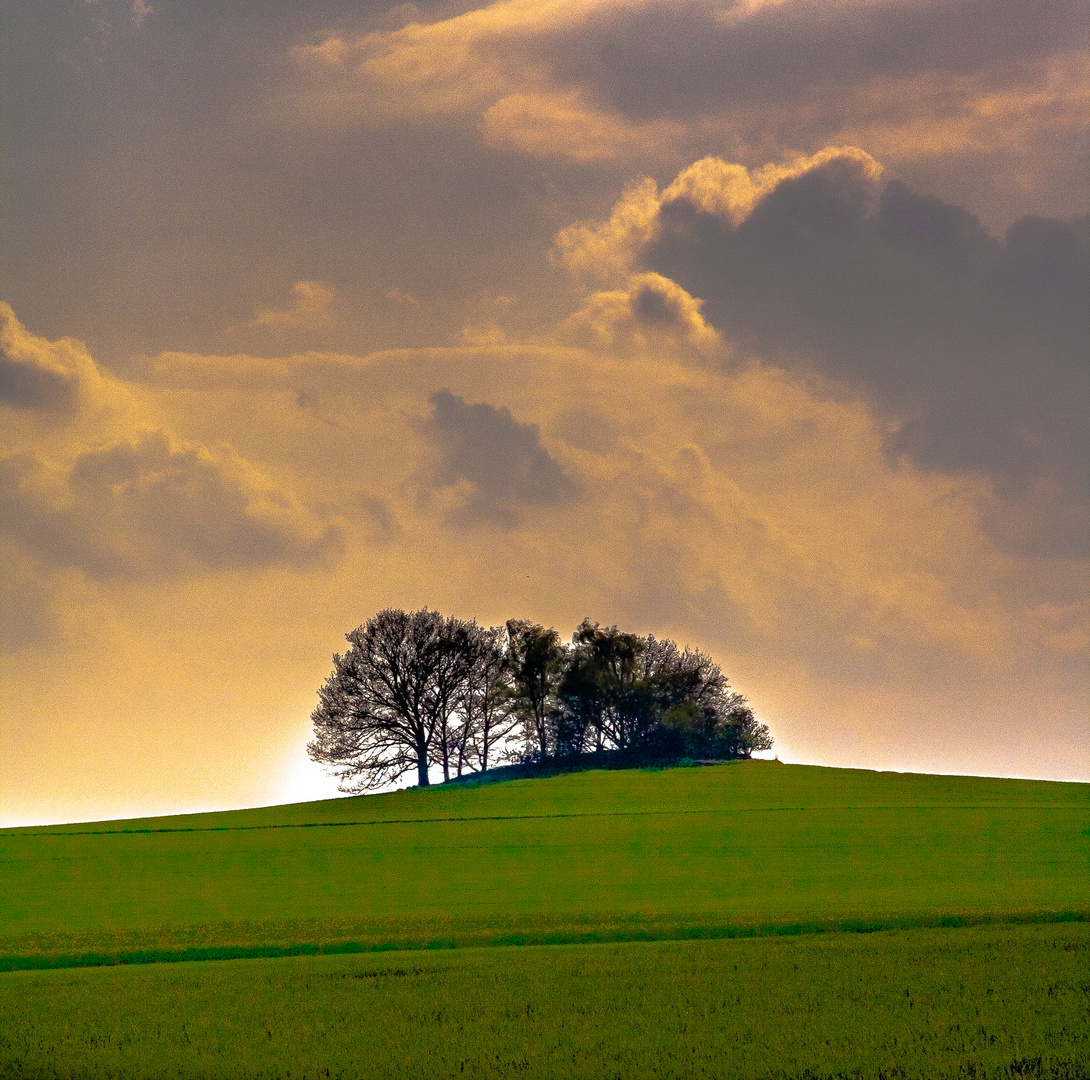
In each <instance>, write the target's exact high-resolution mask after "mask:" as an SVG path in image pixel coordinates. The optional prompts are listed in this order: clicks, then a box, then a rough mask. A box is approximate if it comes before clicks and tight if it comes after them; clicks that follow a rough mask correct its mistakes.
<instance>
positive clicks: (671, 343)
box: [560, 273, 723, 357]
mask: <svg viewBox="0 0 1090 1080" xmlns="http://www.w3.org/2000/svg"><path fill="white" fill-rule="evenodd" d="M701 307H703V301H701V300H696V299H694V298H693V297H692V296H690V295H689V294H688V293H687V292H686V291H685V290H684V289H682V288H681V287H680V286H679V285H677V284H676V283H675V282H673V281H671V280H670V279H669V278H665V277H663V276H662V275H661V274H654V273H650V274H633V275H631V276H630V277H629V278H628V280H627V281H626V282H625V285H624V287H623V288H620V289H611V290H606V291H602V292H596V293H592V294H591V295H590V296H588V297H587V298H586V299H585V300H584V301H583V304H582V306H581V307H580V308H579V310H578V311H576V312H575V313H574V314H573V315H571V316H570V317H569V318H568V319H567V320H566V322H565V323H564V325H563V326H562V327H561V329H560V335H561V337H565V336H571V337H574V338H575V340H577V341H579V340H583V341H586V342H589V343H590V344H592V345H593V346H596V347H598V348H615V347H621V348H628V349H637V350H643V351H646V350H655V349H662V350H666V351H668V352H669V353H671V354H673V355H675V356H676V355H678V354H679V353H682V352H684V351H685V348H686V346H690V347H691V348H692V349H693V350H694V351H695V352H696V353H697V355H699V356H705V357H708V356H716V355H721V354H722V353H723V342H722V339H721V338H720V336H719V334H718V332H717V331H716V330H714V329H713V328H712V327H710V326H709V325H708V324H707V323H706V322H705V321H704V316H703V315H702V314H701V311H700V309H701Z"/></svg>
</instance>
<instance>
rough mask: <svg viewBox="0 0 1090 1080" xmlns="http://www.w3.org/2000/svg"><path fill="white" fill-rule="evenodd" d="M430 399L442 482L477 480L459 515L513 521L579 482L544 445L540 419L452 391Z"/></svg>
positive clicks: (429, 424)
mask: <svg viewBox="0 0 1090 1080" xmlns="http://www.w3.org/2000/svg"><path fill="white" fill-rule="evenodd" d="M428 400H429V401H430V403H431V406H432V415H431V417H430V418H429V419H428V420H427V421H426V422H425V425H424V431H425V433H426V434H427V436H428V437H429V438H430V440H431V441H432V443H433V444H434V445H435V446H436V448H437V449H438V450H439V452H440V455H441V466H440V470H439V473H438V475H437V477H436V481H437V484H438V485H439V486H444V487H445V486H448V485H451V484H455V483H458V482H459V481H461V480H468V481H469V482H470V483H471V484H472V485H473V491H472V494H471V495H470V497H469V500H468V502H467V503H466V505H465V507H464V508H463V509H461V510H459V511H457V513H456V515H455V516H456V517H459V518H461V519H462V520H463V521H464V522H466V523H477V522H493V523H499V524H505V525H513V524H514V523H515V522H516V521H517V517H518V511H519V510H520V509H522V508H524V507H528V506H549V505H552V504H555V503H558V502H560V501H562V500H564V499H566V498H568V497H570V496H571V495H573V494H574V493H575V490H576V488H575V484H574V483H573V482H572V480H571V479H570V478H569V477H568V476H567V475H566V474H565V473H564V471H563V469H561V467H560V466H559V465H558V464H557V462H556V461H554V460H553V458H552V457H551V456H550V455H549V451H548V450H546V449H545V447H544V446H543V445H542V443H541V432H540V430H539V429H538V427H537V425H536V424H520V423H519V422H518V421H517V420H516V419H515V418H514V417H513V416H512V415H511V413H510V412H509V411H508V410H507V409H497V408H496V407H495V406H493V405H489V404H488V403H487V402H483V401H481V402H473V403H470V402H467V401H465V400H464V399H463V398H460V397H458V395H457V394H452V393H451V392H450V391H449V390H438V391H436V392H435V393H434V394H432V395H431V397H430V398H429V399H428Z"/></svg>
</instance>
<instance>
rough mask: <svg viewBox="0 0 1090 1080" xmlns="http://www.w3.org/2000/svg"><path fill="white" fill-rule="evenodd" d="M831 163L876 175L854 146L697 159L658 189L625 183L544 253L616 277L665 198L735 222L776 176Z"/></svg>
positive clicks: (587, 272) (654, 227)
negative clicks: (776, 157)
mask: <svg viewBox="0 0 1090 1080" xmlns="http://www.w3.org/2000/svg"><path fill="white" fill-rule="evenodd" d="M832 162H838V163H840V164H841V165H842V167H845V168H848V169H850V170H851V171H852V172H853V173H854V174H856V175H857V176H858V177H859V179H860V180H861V181H862V182H864V183H866V184H869V185H872V186H876V185H877V183H878V181H879V180H880V178H881V176H882V166H881V165H880V164H879V163H878V162H877V161H875V159H874V158H872V157H871V156H870V154H868V153H867V152H866V151H865V150H860V149H859V148H858V147H856V146H827V147H825V148H823V149H822V150H820V151H818V153H816V154H811V155H809V156H801V155H800V156H796V157H795V158H794V159H792V160H791V161H789V162H787V163H785V164H773V163H769V164H767V165H763V166H761V167H760V168H757V169H752V170H751V169H747V168H745V166H743V165H739V164H736V163H733V162H728V161H724V160H723V159H722V158H717V157H706V158H701V160H700V161H697V162H694V163H693V164H692V165H689V166H688V167H687V168H685V169H683V170H682V171H681V172H680V173H678V175H677V176H676V177H675V178H674V180H673V181H672V182H671V183H670V184H669V185H667V187H666V188H665V189H664V190H663V191H662V192H661V194H660V193H659V190H658V186H657V185H656V184H655V182H654V180H651V179H649V178H648V179H645V180H642V181H640V182H638V183H635V184H631V185H629V187H627V188H626V189H625V191H624V193H623V194H622V196H621V198H620V199H619V200H618V201H617V202H616V203H615V204H614V206H613V209H612V211H611V212H610V216H609V220H608V221H579V222H576V223H575V224H574V225H569V226H567V227H566V228H564V229H562V230H561V231H560V232H559V233H557V235H556V238H555V240H554V243H553V249H552V252H551V253H550V257H551V258H552V260H553V262H555V263H557V264H559V265H561V266H564V267H566V268H567V269H568V270H570V271H572V272H573V273H574V274H576V275H579V276H592V277H598V278H604V279H606V280H616V279H617V278H618V277H622V276H627V275H629V274H631V273H632V271H633V270H634V269H635V268H636V267H637V266H638V265H639V261H640V256H641V253H642V252H643V250H644V249H645V248H647V247H648V246H649V245H650V244H652V243H654V242H655V240H657V239H658V237H659V235H660V227H661V226H660V220H659V212H660V211H661V209H662V208H663V207H664V206H666V205H668V204H669V203H671V202H674V201H675V200H684V201H685V202H687V203H688V204H689V205H691V206H692V207H693V208H694V209H696V210H699V211H700V212H702V213H705V214H711V215H714V216H719V217H723V218H725V219H726V220H727V221H729V222H730V223H731V224H732V225H738V224H740V223H741V222H742V221H744V220H745V218H746V217H748V216H749V214H750V212H751V211H752V210H753V208H754V207H755V206H756V205H757V203H758V202H760V200H761V199H763V198H764V197H765V196H766V195H768V194H769V192H771V191H772V190H773V189H774V188H775V187H776V185H777V184H779V183H780V182H781V181H783V180H789V179H792V178H794V177H799V176H802V175H803V174H804V173H807V172H810V171H811V170H813V169H818V168H821V167H822V166H823V165H828V164H830V163H832Z"/></svg>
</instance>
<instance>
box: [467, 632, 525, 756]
mask: <svg viewBox="0 0 1090 1080" xmlns="http://www.w3.org/2000/svg"><path fill="white" fill-rule="evenodd" d="M504 640H505V630H504V628H503V627H502V626H492V627H488V628H485V627H482V626H477V624H476V623H472V624H471V625H470V637H469V647H470V663H469V669H468V673H467V676H466V680H465V683H464V686H463V692H462V700H461V713H462V726H461V731H460V735H461V741H460V743H459V746H458V775H459V776H461V775H462V769H463V767H465V768H469V769H471V770H472V771H474V772H476V771H477V770H480V771H481V772H484V771H485V770H487V769H488V764H489V760H490V759H492V754H493V751H494V750H496V749H497V748H498V747H500V746H502V745H503V744H504V743H505V742H506V740H507V739H508V737H509V736H510V735H511V733H512V732H513V731H514V730H515V728H516V727H518V724H519V718H518V716H517V715H516V713H515V712H514V710H513V708H512V704H513V703H512V700H511V675H510V672H509V671H508V667H507V657H506V655H505V653H504ZM493 760H494V759H493Z"/></svg>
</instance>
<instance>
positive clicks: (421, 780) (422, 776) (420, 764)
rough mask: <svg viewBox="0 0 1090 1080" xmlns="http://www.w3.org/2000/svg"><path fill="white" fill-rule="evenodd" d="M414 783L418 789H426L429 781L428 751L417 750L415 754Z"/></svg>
mask: <svg viewBox="0 0 1090 1080" xmlns="http://www.w3.org/2000/svg"><path fill="white" fill-rule="evenodd" d="M416 782H417V784H418V785H419V786H420V787H428V786H429V785H430V784H431V781H430V780H429V779H428V751H427V748H426V747H425V748H424V749H423V750H417V754H416Z"/></svg>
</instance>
